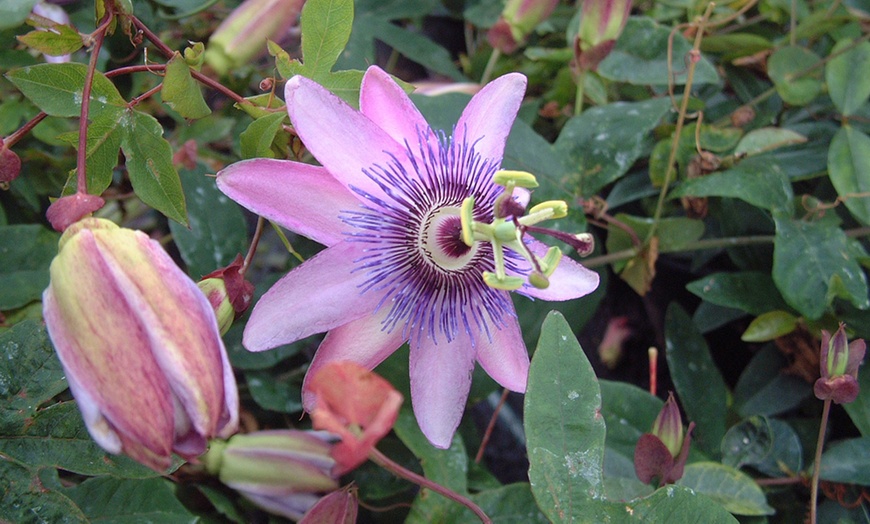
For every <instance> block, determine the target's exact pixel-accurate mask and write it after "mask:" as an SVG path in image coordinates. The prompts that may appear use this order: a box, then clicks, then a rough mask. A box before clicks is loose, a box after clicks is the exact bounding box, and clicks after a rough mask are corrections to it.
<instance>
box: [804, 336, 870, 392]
mask: <svg viewBox="0 0 870 524" xmlns="http://www.w3.org/2000/svg"><path fill="white" fill-rule="evenodd" d="M866 349H867V345H866V344H865V343H864V340H863V339H860V338H859V339H858V340H853V341H852V342H849V340H848V338H847V337H846V325H845V324H843V323H842V322H841V323H840V328H839V329H837V332H836V333H834V336H833V337H832V336H831V334H830V333H828V332H827V331H824V330H823V331H822V347H821V354H820V359H819V360H820V367H821V378H819V379H818V380H817V381H816V383H815V385H814V387H813V390H814V392H815V394H816V397H818V398H819V399H821V400H829V399H830V400H833V401H834V402H836V403H837V404H848V403H849V402H852V401H853V400H855V398H857V397H858V393H859V390H860V388H859V385H858V367H859V366H860V365H861V361H862V360H864V353H865V352H866Z"/></svg>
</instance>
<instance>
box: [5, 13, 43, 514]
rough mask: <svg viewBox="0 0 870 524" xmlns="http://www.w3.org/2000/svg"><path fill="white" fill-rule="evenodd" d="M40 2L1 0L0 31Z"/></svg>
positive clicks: (25, 16) (16, 21)
mask: <svg viewBox="0 0 870 524" xmlns="http://www.w3.org/2000/svg"><path fill="white" fill-rule="evenodd" d="M38 1H39V0H0V31H2V30H4V29H10V28H12V27H18V26H19V25H21V23H22V22H24V20H26V19H27V15H29V14H30V11H32V10H33V6H35V5H36V3H37V2H38ZM12 520H15V519H12Z"/></svg>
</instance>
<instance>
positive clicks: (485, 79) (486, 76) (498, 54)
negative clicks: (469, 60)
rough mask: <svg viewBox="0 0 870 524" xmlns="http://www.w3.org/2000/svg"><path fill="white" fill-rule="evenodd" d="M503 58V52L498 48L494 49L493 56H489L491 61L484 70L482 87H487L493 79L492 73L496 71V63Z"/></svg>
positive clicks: (481, 81)
mask: <svg viewBox="0 0 870 524" xmlns="http://www.w3.org/2000/svg"><path fill="white" fill-rule="evenodd" d="M499 58H501V51H499V50H498V48H493V50H492V54H491V55H489V61H488V62H487V63H486V67H485V68H484V70H483V76H481V77H480V85H482V86H485V85H486V84H487V82H489V79H490V78H492V71H493V69H495V63H496V62H498V59H499Z"/></svg>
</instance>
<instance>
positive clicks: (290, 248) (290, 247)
mask: <svg viewBox="0 0 870 524" xmlns="http://www.w3.org/2000/svg"><path fill="white" fill-rule="evenodd" d="M269 223H270V224H272V229H274V230H275V233H278V238H280V239H281V243H283V244H284V247H285V248H287V251H288V252H289V253H290V254H291V255H293V256H294V257H296V260H298V261H299V262H305V258H304V257H303V256H302V255H300V254H299V253H298V252H296V250H295V249H293V244H291V243H290V241H289V240H287V235H285V234H284V232H283V231H281V226H279V225H278V224H276V223H275V222H272V221H271V220H270V221H269Z"/></svg>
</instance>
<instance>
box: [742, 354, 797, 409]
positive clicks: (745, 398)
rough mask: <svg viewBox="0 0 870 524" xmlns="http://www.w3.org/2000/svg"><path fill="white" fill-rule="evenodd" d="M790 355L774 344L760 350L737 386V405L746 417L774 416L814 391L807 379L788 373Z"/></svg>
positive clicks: (744, 371)
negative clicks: (787, 356) (786, 355)
mask: <svg viewBox="0 0 870 524" xmlns="http://www.w3.org/2000/svg"><path fill="white" fill-rule="evenodd" d="M787 367H788V361H787V360H786V358H785V357H784V356H783V355H782V353H780V352H779V351H777V350H776V348H775V347H774V346H772V345H768V346H765V347H764V348H763V349H762V350H761V351H759V352H758V353H756V354H755V355H754V356H753V357H752V360H750V361H749V365H747V366H746V368H745V369H744V370H743V372H742V373H741V374H740V378H739V379H738V380H737V385H736V386H735V387H734V408H735V409H736V410H737V412H738V413H739V414H740V415H741V416H743V417H749V416H752V415H766V416H773V415H778V414H780V413H784V412H786V411H789V410H791V409H794V408H796V407H797V406H798V405H799V404H800V403H801V402H803V401H804V400H805V399H806V398H807V397H809V396H810V395H811V394H812V386H811V385H810V384H807V382H806V381H804V380H802V379H800V378H798V377H796V376H794V375H789V374H786V372H785V369H786V368H787Z"/></svg>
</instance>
